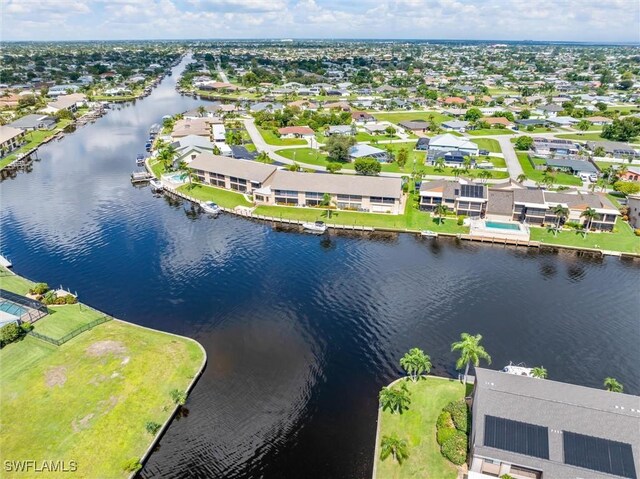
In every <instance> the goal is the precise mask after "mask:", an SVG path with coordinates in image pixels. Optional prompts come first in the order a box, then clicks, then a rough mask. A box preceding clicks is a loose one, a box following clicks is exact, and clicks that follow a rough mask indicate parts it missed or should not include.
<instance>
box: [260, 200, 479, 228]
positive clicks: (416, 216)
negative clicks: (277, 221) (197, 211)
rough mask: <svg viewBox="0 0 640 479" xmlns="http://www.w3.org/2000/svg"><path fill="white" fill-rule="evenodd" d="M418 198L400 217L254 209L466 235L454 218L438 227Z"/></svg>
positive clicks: (267, 213)
mask: <svg viewBox="0 0 640 479" xmlns="http://www.w3.org/2000/svg"><path fill="white" fill-rule="evenodd" d="M417 206H418V196H417V195H413V196H411V197H410V198H409V199H408V200H407V205H406V207H405V213H404V214H403V215H389V214H379V213H360V212H356V211H336V210H332V211H331V217H328V216H327V211H326V210H324V209H320V208H296V207H291V206H266V205H261V206H258V207H257V208H256V209H255V212H254V213H255V214H257V215H264V216H271V217H275V218H282V219H292V220H298V221H318V220H320V221H324V222H326V223H328V224H338V225H350V226H369V227H373V228H393V229H409V230H433V231H439V232H443V233H454V234H457V233H467V232H468V231H469V228H468V227H466V226H458V224H457V222H456V218H453V217H451V218H445V219H444V221H443V222H442V223H441V224H440V223H439V221H438V219H437V218H432V217H431V215H430V214H429V213H427V212H425V211H420V210H419V209H418V207H417Z"/></svg>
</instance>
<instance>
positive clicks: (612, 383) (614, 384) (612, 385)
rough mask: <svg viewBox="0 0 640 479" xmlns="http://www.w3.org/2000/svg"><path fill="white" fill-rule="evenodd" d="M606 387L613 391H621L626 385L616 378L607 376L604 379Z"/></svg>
mask: <svg viewBox="0 0 640 479" xmlns="http://www.w3.org/2000/svg"><path fill="white" fill-rule="evenodd" d="M604 388H605V389H606V390H607V391H609V392H612V393H621V392H622V390H623V389H624V386H623V385H622V384H621V383H619V382H618V380H617V379H616V378H605V379H604Z"/></svg>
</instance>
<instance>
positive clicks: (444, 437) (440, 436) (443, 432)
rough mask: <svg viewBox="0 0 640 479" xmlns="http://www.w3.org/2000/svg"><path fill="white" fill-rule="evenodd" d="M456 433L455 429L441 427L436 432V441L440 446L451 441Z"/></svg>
mask: <svg viewBox="0 0 640 479" xmlns="http://www.w3.org/2000/svg"><path fill="white" fill-rule="evenodd" d="M456 432H457V429H456V428H455V427H441V428H440V429H438V432H436V441H438V444H440V445H441V446H442V445H443V444H444V443H445V442H447V441H448V440H449V439H451V438H452V437H453V436H454V434H455V433H456Z"/></svg>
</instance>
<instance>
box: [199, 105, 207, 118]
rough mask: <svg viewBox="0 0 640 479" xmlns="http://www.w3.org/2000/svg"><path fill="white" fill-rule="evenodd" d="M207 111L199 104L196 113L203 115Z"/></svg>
mask: <svg viewBox="0 0 640 479" xmlns="http://www.w3.org/2000/svg"><path fill="white" fill-rule="evenodd" d="M206 112H207V109H206V108H205V107H204V105H200V106H199V107H198V115H200V116H204V114H205V113H206Z"/></svg>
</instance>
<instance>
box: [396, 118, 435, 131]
mask: <svg viewBox="0 0 640 479" xmlns="http://www.w3.org/2000/svg"><path fill="white" fill-rule="evenodd" d="M430 125H431V124H430V123H429V122H428V121H424V120H408V121H401V122H400V123H398V126H400V127H401V128H402V129H403V130H405V131H406V132H408V133H426V132H427V131H429V127H430Z"/></svg>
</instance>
